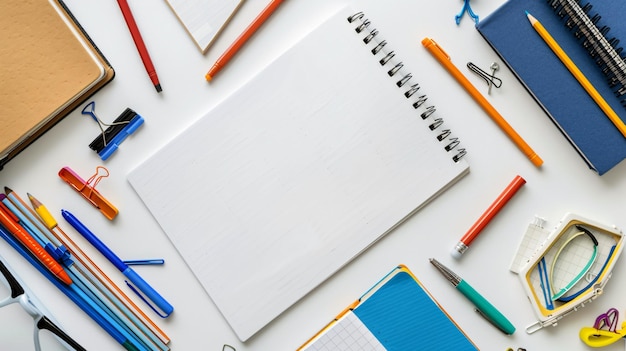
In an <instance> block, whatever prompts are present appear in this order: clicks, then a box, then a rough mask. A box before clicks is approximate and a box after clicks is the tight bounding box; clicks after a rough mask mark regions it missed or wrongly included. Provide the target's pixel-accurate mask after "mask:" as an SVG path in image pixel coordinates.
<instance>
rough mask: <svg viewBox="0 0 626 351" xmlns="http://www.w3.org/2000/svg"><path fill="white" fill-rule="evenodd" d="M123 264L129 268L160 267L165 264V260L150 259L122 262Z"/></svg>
mask: <svg viewBox="0 0 626 351" xmlns="http://www.w3.org/2000/svg"><path fill="white" fill-rule="evenodd" d="M124 263H125V264H127V265H129V266H146V265H162V264H164V263H165V260H164V259H162V258H152V259H146V260H124Z"/></svg>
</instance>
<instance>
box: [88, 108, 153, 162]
mask: <svg viewBox="0 0 626 351" xmlns="http://www.w3.org/2000/svg"><path fill="white" fill-rule="evenodd" d="M81 113H82V114H83V115H89V116H91V118H93V120H94V121H96V123H98V127H100V131H101V132H102V134H100V135H98V136H97V137H96V139H94V140H93V141H92V142H91V144H89V148H90V149H92V150H94V151H95V152H97V153H98V156H100V159H102V161H106V160H107V159H108V158H109V157H110V156H111V155H112V154H113V153H114V152H115V151H117V149H118V148H119V146H120V144H121V143H122V142H123V141H124V140H126V138H127V137H128V136H129V135H131V134H133V133H134V132H135V131H136V130H137V129H138V128H139V127H140V126H141V125H142V124H143V117H141V116H140V115H138V114H137V113H136V112H135V111H133V110H131V109H130V108H127V109H126V110H124V112H122V113H121V114H120V115H119V117H117V118H116V119H115V120H114V121H113V123H111V124H107V123H104V122H102V121H101V120H100V118H98V116H96V102H95V101H92V102H90V103H89V104H87V106H85V107H84V108H83V110H82V111H81ZM103 126H106V127H107V129H106V130H105V129H104V128H103Z"/></svg>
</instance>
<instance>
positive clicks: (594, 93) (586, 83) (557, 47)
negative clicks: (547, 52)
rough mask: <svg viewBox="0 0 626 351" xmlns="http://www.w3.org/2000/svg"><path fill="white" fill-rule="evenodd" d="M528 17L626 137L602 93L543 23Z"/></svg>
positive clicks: (625, 128)
mask: <svg viewBox="0 0 626 351" xmlns="http://www.w3.org/2000/svg"><path fill="white" fill-rule="evenodd" d="M526 16H527V17H528V20H529V21H530V23H531V25H532V26H533V28H535V30H536V31H537V33H539V35H540V36H541V38H542V39H543V40H544V41H545V42H546V44H548V46H549V47H550V49H552V51H553V52H554V54H555V55H556V56H557V57H558V58H559V60H561V62H563V64H564V65H565V67H567V69H568V70H569V71H570V73H571V74H572V75H573V76H574V77H575V78H576V80H577V81H578V83H580V85H582V87H583V88H584V89H585V91H586V92H587V94H589V96H591V98H592V99H593V101H595V102H596V104H598V106H600V109H601V110H602V112H604V113H605V114H606V116H607V117H608V118H609V119H610V120H611V122H613V124H614V125H615V127H616V128H617V129H618V130H619V131H620V133H622V135H623V136H625V137H626V124H624V122H623V121H622V120H621V119H620V117H619V116H618V115H617V113H615V111H613V109H612V108H611V106H609V104H607V103H606V101H605V100H604V98H603V97H602V95H600V93H598V91H597V90H596V88H595V87H594V86H593V85H592V84H591V82H589V79H587V77H586V76H585V75H584V74H583V73H582V72H581V71H580V69H578V67H577V66H576V64H575V63H574V61H572V59H570V58H569V56H568V55H567V53H565V51H563V49H562V48H561V46H560V45H559V43H557V42H556V41H555V40H554V38H553V37H552V36H551V35H550V33H548V31H547V30H546V28H545V27H544V26H543V25H541V22H539V21H538V20H537V19H536V18H535V17H533V16H532V15H531V14H530V13H528V12H526ZM625 65H626V64H625Z"/></svg>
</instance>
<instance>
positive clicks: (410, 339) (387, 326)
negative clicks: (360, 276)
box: [354, 266, 478, 351]
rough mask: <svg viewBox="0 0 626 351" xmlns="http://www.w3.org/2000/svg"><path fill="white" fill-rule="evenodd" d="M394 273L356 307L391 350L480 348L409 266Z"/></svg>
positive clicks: (462, 350) (362, 317)
mask: <svg viewBox="0 0 626 351" xmlns="http://www.w3.org/2000/svg"><path fill="white" fill-rule="evenodd" d="M390 274H393V276H392V277H391V279H389V280H388V281H386V282H385V283H384V284H383V285H382V286H380V287H379V288H378V289H377V290H375V291H374V292H373V294H372V295H370V296H369V297H368V298H367V299H365V300H364V301H362V302H361V303H360V304H359V305H358V306H357V307H356V308H355V309H354V314H356V315H357V317H359V319H360V320H361V321H362V322H363V324H365V325H366V326H367V328H368V329H369V330H370V331H371V332H372V333H373V334H374V335H375V336H376V338H377V339H378V341H380V343H381V344H383V346H384V347H385V348H386V349H387V350H389V351H395V350H398V351H406V350H437V351H439V350H455V351H464V350H478V348H476V346H475V345H474V344H473V343H472V342H471V341H470V340H469V339H468V337H467V336H466V335H465V334H464V333H463V332H462V331H461V330H460V329H459V327H458V326H457V325H456V324H455V323H454V322H453V321H452V319H451V318H450V317H449V316H448V315H447V314H446V313H445V312H444V311H443V310H442V309H441V307H440V306H439V305H438V304H437V302H435V300H434V299H433V298H432V297H431V296H430V294H429V293H428V292H427V291H426V290H425V289H424V288H423V287H422V286H421V285H420V283H419V282H418V281H417V280H416V279H415V278H414V277H413V275H412V274H411V273H410V272H409V271H408V269H406V268H405V267H404V266H400V267H399V268H398V270H396V271H394V272H392V273H390ZM375 288H376V287H375Z"/></svg>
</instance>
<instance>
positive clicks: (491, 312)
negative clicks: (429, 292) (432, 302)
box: [430, 258, 515, 335]
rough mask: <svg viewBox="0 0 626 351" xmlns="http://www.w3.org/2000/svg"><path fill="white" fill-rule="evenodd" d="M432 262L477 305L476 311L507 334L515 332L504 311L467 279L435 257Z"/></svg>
mask: <svg viewBox="0 0 626 351" xmlns="http://www.w3.org/2000/svg"><path fill="white" fill-rule="evenodd" d="M430 263H432V264H433V266H435V268H437V269H438V270H439V272H441V274H443V276H444V277H446V278H447V279H448V281H449V282H450V283H452V285H454V287H456V289H457V290H458V291H460V292H461V294H463V296H465V297H466V298H467V299H468V300H470V301H471V302H472V303H473V304H474V306H476V311H478V313H480V314H481V315H482V316H483V317H485V319H487V320H488V321H489V322H490V323H491V324H493V325H494V326H496V328H498V329H500V330H501V331H502V332H503V333H505V334H507V335H511V334H513V333H514V332H515V326H513V324H511V322H509V320H508V319H506V317H505V316H504V315H503V314H502V313H500V311H498V310H497V309H496V308H495V307H494V306H493V305H492V304H491V303H489V301H487V299H485V298H484V297H483V296H482V295H480V294H479V293H478V292H477V291H476V290H474V288H472V286H471V285H469V284H468V283H467V282H466V281H465V280H463V279H462V278H461V277H459V276H458V275H457V274H455V273H454V272H452V271H451V270H450V269H449V268H448V267H446V266H444V265H442V264H441V263H439V262H438V261H437V260H435V259H434V258H431V259H430Z"/></svg>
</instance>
